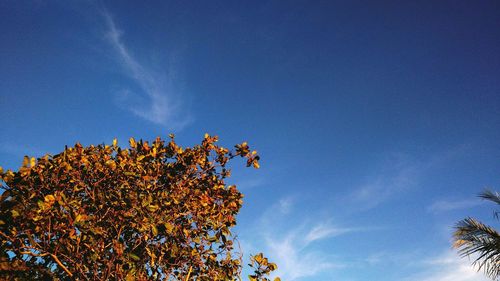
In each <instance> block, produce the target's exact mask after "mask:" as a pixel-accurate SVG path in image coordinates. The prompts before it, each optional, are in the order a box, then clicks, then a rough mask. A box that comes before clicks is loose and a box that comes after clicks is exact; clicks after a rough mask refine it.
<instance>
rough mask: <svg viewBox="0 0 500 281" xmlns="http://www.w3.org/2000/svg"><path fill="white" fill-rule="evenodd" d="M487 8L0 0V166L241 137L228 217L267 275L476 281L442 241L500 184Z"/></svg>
mask: <svg viewBox="0 0 500 281" xmlns="http://www.w3.org/2000/svg"><path fill="white" fill-rule="evenodd" d="M499 26H500V2H498V1H418V3H414V1H259V2H258V3H256V2H255V1H246V2H244V1H227V2H224V1H222V2H221V1H196V2H195V1H177V2H174V1H158V2H155V1H149V2H148V4H147V5H140V4H138V2H136V3H133V2H131V1H105V2H94V1H74V2H68V1H32V2H28V1H22V2H21V1H2V2H1V3H0V34H2V35H1V36H0V62H1V63H0V94H1V95H0V106H1V111H0V119H1V120H2V128H1V134H0V159H1V165H2V166H3V167H4V168H5V167H6V168H13V169H15V168H17V167H19V165H20V164H21V162H22V156H23V155H24V154H28V155H30V156H41V155H43V154H45V153H55V152H59V151H61V150H62V149H63V148H64V145H72V144H74V143H75V142H77V141H79V142H82V143H83V144H95V143H103V142H105V143H110V142H111V141H112V139H113V138H115V137H116V138H118V140H119V142H121V143H122V144H125V143H126V142H127V139H128V138H129V137H135V138H137V139H138V138H143V139H154V138H155V137H156V136H162V137H166V136H167V135H168V133H170V132H173V133H175V134H176V136H177V140H178V143H180V144H183V145H185V146H190V145H194V144H196V143H197V142H199V141H200V140H201V139H202V138H203V135H204V133H205V132H208V133H210V134H216V135H219V137H220V139H221V144H223V145H226V146H231V145H233V144H236V143H240V142H242V141H248V142H249V143H250V145H251V146H252V148H255V149H257V150H258V151H259V153H260V155H261V156H262V161H261V169H260V170H253V169H244V168H243V163H241V165H238V164H240V163H235V166H234V168H235V169H234V178H233V179H232V180H233V183H236V184H237V185H238V186H239V188H240V189H241V190H242V191H243V192H244V194H245V198H246V200H245V205H244V207H243V209H242V211H241V213H240V215H239V218H238V221H239V225H238V227H237V229H236V231H237V233H238V237H239V240H240V242H241V245H242V247H243V250H244V251H245V254H247V255H248V254H251V253H256V252H259V251H264V252H265V253H266V254H267V255H268V256H269V257H270V258H271V259H272V260H273V261H276V262H277V263H278V266H279V270H278V274H279V275H280V276H282V277H283V278H282V279H283V280H304V281H305V280H337V281H356V280H384V281H391V280H394V281H396V280H406V281H413V280H419V281H422V280H424V281H445V280H454V281H472V280H475V281H477V280H486V279H484V277H483V276H482V274H481V273H475V270H474V269H473V268H471V267H470V266H469V262H468V261H467V260H466V259H460V258H459V257H458V256H457V254H456V253H455V252H454V251H453V250H452V249H451V246H450V245H451V242H450V241H451V238H450V237H451V233H452V231H453V229H452V227H453V225H454V224H455V222H456V221H458V220H459V219H462V218H464V217H466V216H469V215H470V216H474V217H477V218H480V219H481V220H483V221H485V222H488V223H492V224H494V225H495V224H496V222H495V221H494V220H493V218H492V211H493V209H492V208H493V207H494V206H492V205H491V204H488V203H487V202H482V201H480V200H478V199H477V197H476V195H477V194H478V193H479V192H480V191H482V190H483V189H484V188H486V187H490V188H492V189H495V188H496V189H497V190H499V189H500V173H499V169H500V145H499V142H498V140H499V137H500V82H499V81H500V80H499V79H498V78H499V77H500V28H499Z"/></svg>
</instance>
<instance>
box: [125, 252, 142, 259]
mask: <svg viewBox="0 0 500 281" xmlns="http://www.w3.org/2000/svg"><path fill="white" fill-rule="evenodd" d="M128 256H129V257H130V258H131V259H133V260H134V261H140V260H141V258H139V257H138V256H137V255H135V254H132V253H129V254H128Z"/></svg>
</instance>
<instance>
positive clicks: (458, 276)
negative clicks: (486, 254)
mask: <svg viewBox="0 0 500 281" xmlns="http://www.w3.org/2000/svg"><path fill="white" fill-rule="evenodd" d="M422 267H423V270H422V271H421V273H419V274H416V275H414V276H410V277H408V278H406V279H404V281H491V279H488V278H486V276H485V275H484V274H483V273H482V272H477V270H476V269H475V268H474V267H472V266H471V262H470V260H468V259H464V258H460V257H459V256H458V255H457V253H456V252H453V251H451V250H446V251H445V252H443V253H442V254H441V255H439V256H437V257H435V258H429V259H427V260H424V261H423V262H422Z"/></svg>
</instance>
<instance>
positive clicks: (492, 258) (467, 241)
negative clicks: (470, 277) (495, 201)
mask: <svg viewBox="0 0 500 281" xmlns="http://www.w3.org/2000/svg"><path fill="white" fill-rule="evenodd" d="M499 202H500V200H499ZM454 240H455V243H454V247H455V248H457V249H458V250H459V253H460V255H461V256H470V255H476V257H477V258H476V259H475V260H474V262H473V264H474V265H477V266H478V267H479V270H483V271H484V272H485V273H486V275H488V276H489V277H491V278H492V279H497V278H499V277H500V233H498V232H497V231H496V230H495V229H493V228H491V227H490V226H487V225H485V224H483V223H481V222H479V221H477V220H475V219H473V218H466V219H464V220H462V221H460V222H458V224H457V226H456V230H455V233H454Z"/></svg>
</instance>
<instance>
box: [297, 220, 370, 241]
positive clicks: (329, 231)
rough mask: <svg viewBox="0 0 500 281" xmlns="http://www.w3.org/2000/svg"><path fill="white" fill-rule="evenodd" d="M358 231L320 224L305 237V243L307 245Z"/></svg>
mask: <svg viewBox="0 0 500 281" xmlns="http://www.w3.org/2000/svg"><path fill="white" fill-rule="evenodd" d="M359 230H360V229H355V228H347V227H336V226H333V225H331V224H329V223H320V224H318V225H316V226H315V227H313V228H312V229H311V230H310V231H309V232H308V233H307V235H306V236H305V241H306V242H307V243H311V242H314V241H316V240H321V239H325V238H330V237H334V236H338V235H342V234H346V233H349V232H353V231H359Z"/></svg>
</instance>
